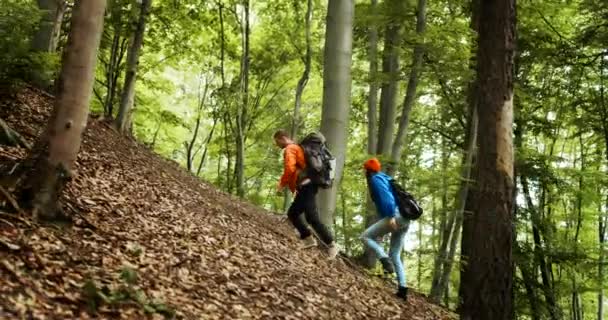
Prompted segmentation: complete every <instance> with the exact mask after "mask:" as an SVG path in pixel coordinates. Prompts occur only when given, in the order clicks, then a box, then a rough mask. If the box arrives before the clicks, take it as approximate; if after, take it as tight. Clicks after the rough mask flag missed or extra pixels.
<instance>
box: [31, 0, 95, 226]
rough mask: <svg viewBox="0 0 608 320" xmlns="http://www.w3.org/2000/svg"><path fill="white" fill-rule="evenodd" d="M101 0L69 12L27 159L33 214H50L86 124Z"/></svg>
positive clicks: (81, 3) (79, 4) (78, 5)
mask: <svg viewBox="0 0 608 320" xmlns="http://www.w3.org/2000/svg"><path fill="white" fill-rule="evenodd" d="M105 6H106V1H105V0H86V1H84V0H78V1H76V3H75V5H74V11H73V13H72V24H71V28H70V33H69V36H68V43H67V46H66V49H65V51H64V55H63V60H62V66H61V72H60V75H59V80H58V86H57V88H58V91H57V97H56V100H55V106H54V108H53V112H52V114H51V117H50V119H49V122H48V125H47V127H46V129H45V132H44V133H43V135H41V136H40V138H39V139H40V140H39V141H38V142H37V144H36V145H37V147H36V148H35V149H34V151H33V152H32V154H31V156H30V159H28V160H25V161H27V162H29V163H33V168H32V170H31V171H30V172H29V176H28V177H27V180H26V185H25V186H24V188H23V189H24V191H25V192H26V194H27V196H26V198H27V199H31V203H30V204H31V207H32V209H33V210H32V213H33V215H34V217H38V216H40V217H43V218H48V219H53V218H55V217H56V215H57V212H58V210H59V207H58V202H59V196H60V194H61V192H62V190H63V188H64V187H65V185H66V183H67V182H68V180H69V179H70V177H71V174H72V170H73V165H74V162H75V161H76V156H77V154H78V151H79V149H80V144H81V135H82V133H83V131H84V129H85V127H86V124H87V117H88V113H89V102H90V100H91V95H92V90H93V81H94V76H95V64H96V61H97V49H98V48H99V42H100V39H101V32H102V29H103V17H104V10H105Z"/></svg>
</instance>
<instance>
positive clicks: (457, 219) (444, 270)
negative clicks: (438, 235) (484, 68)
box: [430, 88, 478, 302]
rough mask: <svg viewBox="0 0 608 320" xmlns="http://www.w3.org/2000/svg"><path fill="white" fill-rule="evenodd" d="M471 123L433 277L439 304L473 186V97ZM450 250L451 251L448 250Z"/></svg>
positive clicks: (450, 270) (475, 113) (475, 136)
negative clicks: (455, 191)
mask: <svg viewBox="0 0 608 320" xmlns="http://www.w3.org/2000/svg"><path fill="white" fill-rule="evenodd" d="M469 91H470V93H471V95H474V94H475V90H474V89H473V88H471V89H470V90H469ZM470 110H471V111H470V112H469V114H470V115H469V121H468V122H467V134H466V137H465V149H464V150H463V156H462V164H461V167H460V178H461V181H460V188H459V189H458V194H457V197H456V205H455V207H454V210H453V211H452V214H451V217H450V219H449V221H448V223H447V227H446V229H445V231H444V232H445V233H444V238H443V239H442V243H441V246H440V248H439V255H438V256H439V259H440V264H439V267H437V268H436V269H435V270H436V272H437V274H434V275H433V282H432V287H431V295H430V296H431V299H432V300H433V301H436V302H438V301H439V299H440V297H441V294H442V292H443V291H444V290H445V288H447V285H448V282H449V280H450V273H451V272H452V266H453V264H454V257H455V256H456V247H457V244H458V243H459V240H460V231H461V228H462V217H463V215H464V210H465V205H466V200H467V196H468V194H469V188H470V186H471V168H472V166H473V158H474V155H475V153H476V151H475V146H476V144H477V123H478V116H477V106H476V103H475V98H474V97H471V101H470ZM448 248H449V250H448Z"/></svg>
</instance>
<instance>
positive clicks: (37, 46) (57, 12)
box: [31, 0, 67, 89]
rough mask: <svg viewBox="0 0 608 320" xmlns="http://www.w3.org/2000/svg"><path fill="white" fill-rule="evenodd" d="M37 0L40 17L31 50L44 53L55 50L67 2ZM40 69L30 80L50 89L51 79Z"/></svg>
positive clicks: (61, 0) (62, 0)
mask: <svg viewBox="0 0 608 320" xmlns="http://www.w3.org/2000/svg"><path fill="white" fill-rule="evenodd" d="M37 2H38V8H40V10H42V18H41V19H40V22H39V24H38V29H37V30H36V33H35V34H34V37H33V38H32V43H31V47H32V50H33V51H36V52H46V53H53V52H56V51H57V44H58V43H59V35H60V34H61V23H62V22H63V16H64V14H65V11H66V9H67V3H66V2H65V1H64V0H38V1H37ZM41 71H42V70H40V71H39V73H36V74H34V78H33V79H32V82H33V83H34V84H35V85H36V86H38V87H40V88H42V89H50V87H51V81H52V79H51V78H50V76H49V75H48V74H44V73H42V72H41Z"/></svg>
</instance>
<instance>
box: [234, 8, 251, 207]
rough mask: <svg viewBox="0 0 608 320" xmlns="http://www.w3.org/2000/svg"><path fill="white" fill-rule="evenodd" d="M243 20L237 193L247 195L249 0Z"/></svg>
mask: <svg viewBox="0 0 608 320" xmlns="http://www.w3.org/2000/svg"><path fill="white" fill-rule="evenodd" d="M243 7H244V14H245V17H244V19H243V20H244V21H243V46H242V48H243V54H242V58H241V99H242V104H240V105H239V106H238V107H237V115H236V129H237V132H236V162H235V171H236V172H235V175H236V193H237V195H238V196H239V197H241V198H243V197H245V186H244V183H245V180H244V176H245V127H246V123H247V107H248V100H249V33H250V30H249V0H244V2H243Z"/></svg>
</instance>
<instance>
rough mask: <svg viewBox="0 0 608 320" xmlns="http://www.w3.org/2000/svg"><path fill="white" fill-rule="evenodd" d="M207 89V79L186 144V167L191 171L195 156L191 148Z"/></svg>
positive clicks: (194, 142) (199, 123)
mask: <svg viewBox="0 0 608 320" xmlns="http://www.w3.org/2000/svg"><path fill="white" fill-rule="evenodd" d="M208 89H209V81H207V80H205V88H204V89H203V95H202V96H200V97H199V99H198V110H197V114H196V123H195V124H194V132H192V138H191V139H190V142H189V143H188V144H187V145H186V168H188V171H190V172H192V167H193V165H194V157H195V156H196V155H195V154H194V151H193V150H194V145H195V144H196V139H197V138H198V131H199V128H200V126H201V117H202V115H203V107H204V106H205V100H206V99H207V90H208ZM199 90H200V87H199ZM199 92H200V91H199ZM199 150H200V149H199Z"/></svg>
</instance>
